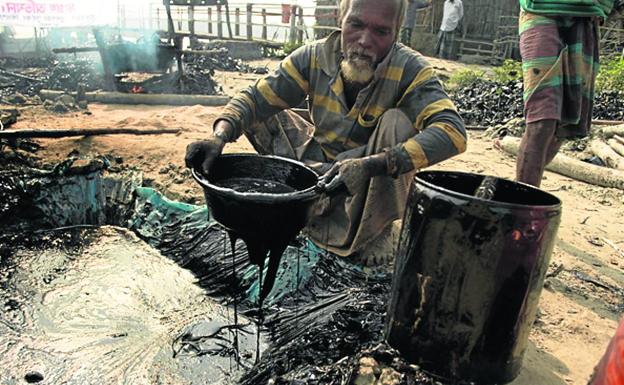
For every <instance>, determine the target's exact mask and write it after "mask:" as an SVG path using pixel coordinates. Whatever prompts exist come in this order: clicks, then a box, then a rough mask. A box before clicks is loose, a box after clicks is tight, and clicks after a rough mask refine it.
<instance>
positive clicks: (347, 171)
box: [325, 153, 387, 195]
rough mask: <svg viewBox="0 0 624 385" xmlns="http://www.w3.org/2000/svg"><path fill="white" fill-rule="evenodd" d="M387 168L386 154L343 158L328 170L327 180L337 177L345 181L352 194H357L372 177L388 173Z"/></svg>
mask: <svg viewBox="0 0 624 385" xmlns="http://www.w3.org/2000/svg"><path fill="white" fill-rule="evenodd" d="M386 170H387V167H386V156H385V154H384V153H381V154H375V155H371V156H365V157H363V158H354V159H345V160H342V161H340V162H338V163H336V164H335V165H334V166H333V167H332V168H331V169H330V170H329V171H328V172H327V175H326V177H325V180H327V181H333V179H334V177H336V178H338V180H339V181H340V182H342V183H344V185H345V186H346V188H347V190H348V191H349V194H350V195H355V194H357V193H358V192H360V191H362V190H363V189H364V188H365V187H366V185H367V184H368V182H369V181H370V179H371V178H372V177H374V176H380V175H387V171H386ZM332 184H333V183H332Z"/></svg>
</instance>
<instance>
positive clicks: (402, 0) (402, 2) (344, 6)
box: [338, 0, 407, 40]
mask: <svg viewBox="0 0 624 385" xmlns="http://www.w3.org/2000/svg"><path fill="white" fill-rule="evenodd" d="M352 1H356V0H340V17H339V18H338V23H339V25H342V20H343V18H344V16H345V15H346V14H347V12H348V11H349V7H350V6H351V2H352ZM377 1H381V0H377ZM393 1H394V2H395V3H398V6H399V12H398V13H399V14H398V15H397V20H396V28H395V31H394V32H395V36H394V39H395V40H398V38H399V30H400V29H401V26H402V25H403V19H405V10H406V9H407V0H393Z"/></svg>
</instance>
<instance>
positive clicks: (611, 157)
mask: <svg viewBox="0 0 624 385" xmlns="http://www.w3.org/2000/svg"><path fill="white" fill-rule="evenodd" d="M589 149H590V150H591V152H592V153H593V154H594V155H596V156H597V157H599V158H600V160H602V161H603V162H604V163H605V164H606V165H607V166H609V167H611V168H616V169H618V170H624V158H622V157H621V156H620V155H619V154H618V153H617V152H615V150H614V149H613V148H611V146H609V145H608V144H606V143H605V142H603V141H602V140H599V139H594V140H592V141H591V142H589Z"/></svg>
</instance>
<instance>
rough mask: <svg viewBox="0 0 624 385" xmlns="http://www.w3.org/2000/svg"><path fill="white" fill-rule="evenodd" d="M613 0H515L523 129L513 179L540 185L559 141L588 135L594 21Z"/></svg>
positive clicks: (594, 57) (595, 42) (596, 54)
mask: <svg viewBox="0 0 624 385" xmlns="http://www.w3.org/2000/svg"><path fill="white" fill-rule="evenodd" d="M613 2H614V1H613V0H599V1H595V2H593V4H580V3H579V1H577V0H549V1H540V2H537V1H534V0H520V6H521V11H520V20H519V32H520V54H521V56H522V76H523V79H524V95H523V99H524V117H525V123H526V129H525V132H524V135H523V137H522V141H521V143H520V149H519V152H518V161H517V164H516V179H517V180H518V181H520V182H524V183H528V184H531V185H533V186H536V187H539V185H540V183H541V180H542V176H543V174H544V169H545V167H546V165H547V164H548V163H550V161H551V160H552V159H553V158H554V157H555V155H556V154H557V152H558V151H559V148H560V147H561V143H562V141H563V140H565V139H568V138H575V137H584V136H587V135H588V133H589V129H590V125H591V118H592V107H593V97H594V82H595V80H596V75H597V73H598V59H599V47H598V43H599V39H600V36H599V31H598V25H599V23H600V21H602V20H604V19H605V18H606V17H607V15H609V13H610V12H611V11H612V8H613ZM590 3H592V2H590Z"/></svg>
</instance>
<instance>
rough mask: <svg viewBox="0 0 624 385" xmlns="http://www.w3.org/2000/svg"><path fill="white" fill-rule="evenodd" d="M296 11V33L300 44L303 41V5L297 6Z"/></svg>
mask: <svg viewBox="0 0 624 385" xmlns="http://www.w3.org/2000/svg"><path fill="white" fill-rule="evenodd" d="M297 13H298V16H299V17H298V19H297V24H298V30H299V31H298V33H297V43H299V44H302V43H303V7H301V6H297Z"/></svg>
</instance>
